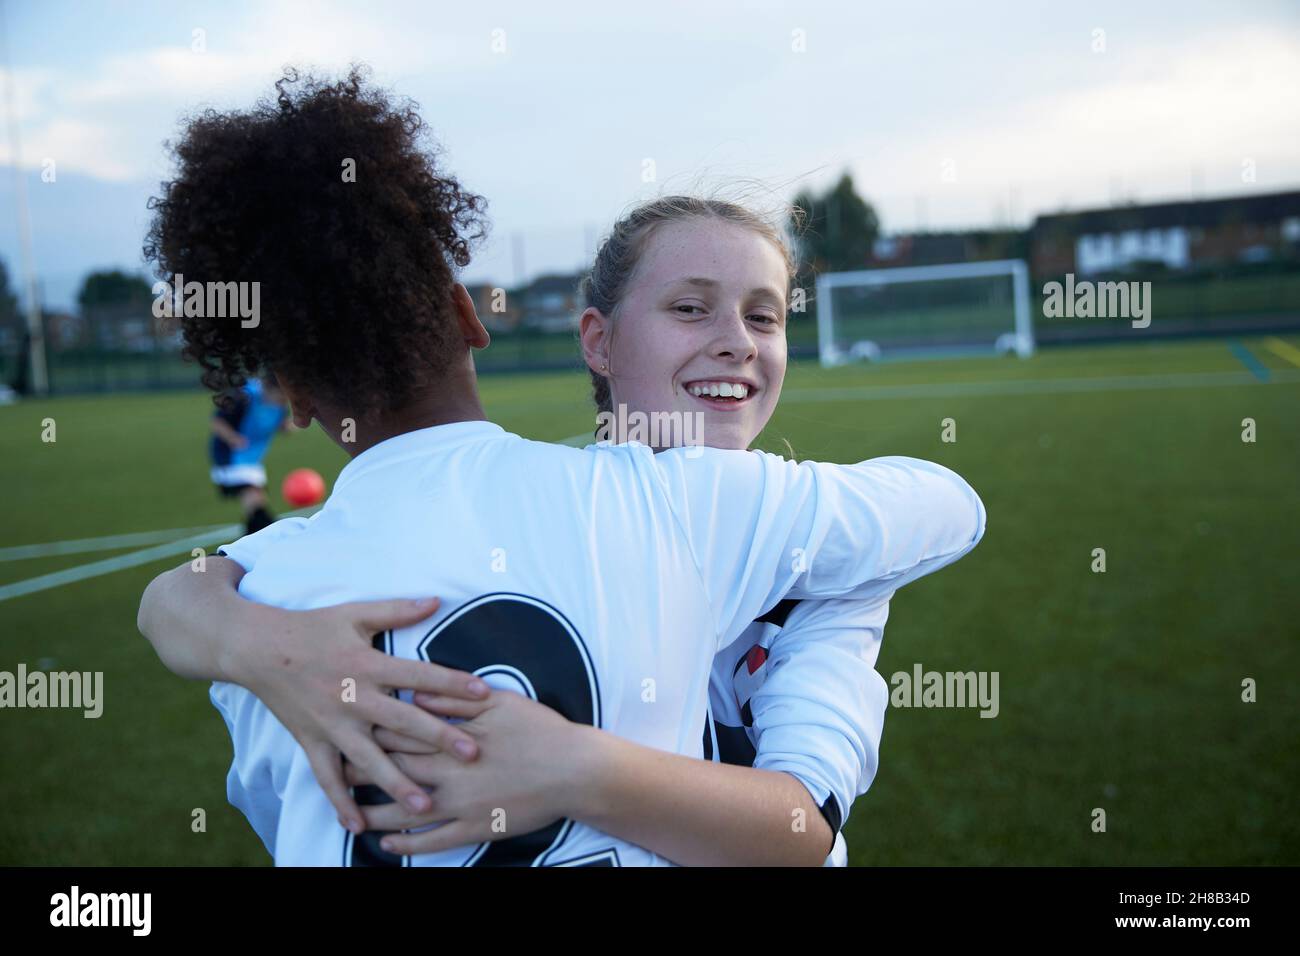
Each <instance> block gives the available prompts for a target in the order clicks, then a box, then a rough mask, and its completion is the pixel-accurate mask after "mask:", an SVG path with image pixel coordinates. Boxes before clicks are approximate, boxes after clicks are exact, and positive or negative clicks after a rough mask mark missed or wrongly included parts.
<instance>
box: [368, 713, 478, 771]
mask: <svg viewBox="0 0 1300 956" xmlns="http://www.w3.org/2000/svg"><path fill="white" fill-rule="evenodd" d="M370 711H371V713H372V714H373V720H374V722H375V724H376V725H378V726H380V727H387V728H388V729H389V730H396V731H397V732H398V733H401V734H405V735H406V736H408V737H415V738H417V739H419V740H423V741H425V742H426V743H430V744H433V745H434V746H435V747H437V748H438V749H439V750H445V751H446V752H447V753H449V754H452V755H454V756H456V757H458V758H459V759H461V760H463V761H465V762H466V763H469V762H471V761H472V760H474V759H475V758H476V757H477V756H478V744H477V743H475V742H474V738H473V737H471V736H470V735H469V734H467V733H465V731H463V730H460V729H458V728H456V727H453V726H452V725H451V724H448V723H446V722H444V721H442V720H439V719H438V718H437V717H434V716H433V715H432V714H427V713H425V712H424V711H423V710H421V709H420V708H419V707H413V706H412V705H410V704H406V703H403V702H402V701H400V700H396V699H394V698H392V697H383V698H380V699H379V700H376V701H375V702H374V704H373V706H372V707H371V708H370Z"/></svg>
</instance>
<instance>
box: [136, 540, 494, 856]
mask: <svg viewBox="0 0 1300 956" xmlns="http://www.w3.org/2000/svg"><path fill="white" fill-rule="evenodd" d="M280 524H285V522H276V524H273V525H271V526H270V527H269V528H267V529H266V531H263V532H259V533H258V534H257V535H251V536H249V538H245V539H243V541H244V542H248V541H251V540H252V539H256V538H259V537H260V536H262V535H265V534H266V533H267V532H270V531H272V529H276V532H275V533H276V534H279V533H283V532H284V530H285V529H277V528H276V526H277V525H280ZM241 544H243V542H241ZM238 553H239V554H240V555H241V557H242V558H243V559H244V560H250V551H249V550H247V549H245V550H243V551H240V552H238ZM244 570H245V568H244V566H242V565H241V564H239V563H237V562H236V561H233V560H230V559H229V558H224V557H211V558H208V559H207V561H206V568H205V570H204V571H203V572H202V573H199V572H197V571H195V570H194V569H192V568H191V566H190V564H188V563H186V564H182V565H180V566H179V567H177V568H173V569H172V570H171V571H167V572H165V573H163V574H160V575H159V576H158V577H156V578H154V580H153V581H152V582H150V584H149V586H148V588H146V589H145V592H144V595H143V597H142V598H141V601H140V611H139V615H138V618H137V624H138V626H139V628H140V632H141V633H142V634H144V635H145V637H146V638H148V640H149V642H150V643H151V644H152V645H153V647H154V649H155V650H156V651H157V653H158V656H159V658H160V659H161V660H162V662H163V664H164V666H166V667H167V668H168V669H169V670H171V671H172V672H173V673H175V674H177V675H179V676H181V677H187V678H190V679H199V680H212V681H218V682H226V683H232V684H238V685H240V686H242V687H245V688H247V689H248V690H249V691H251V692H252V693H253V694H255V695H256V696H257V697H258V698H260V699H261V700H262V701H263V703H265V704H266V705H267V707H268V708H270V710H271V712H272V713H273V714H274V715H275V716H276V718H277V719H278V720H279V721H280V723H282V724H283V725H284V726H285V728H286V729H288V730H289V732H290V733H292V734H293V736H294V739H296V740H297V741H298V743H299V745H300V746H302V748H303V750H304V751H305V752H306V754H307V756H308V759H309V760H310V761H311V766H312V771H313V773H315V775H316V779H317V781H318V782H319V783H320V784H321V787H322V788H323V789H324V790H325V792H326V794H327V795H328V796H329V798H330V802H331V803H332V804H333V805H334V807H335V809H336V810H337V811H338V813H339V818H340V822H342V823H343V825H344V826H346V827H348V828H349V829H351V830H353V831H354V832H360V830H361V828H362V821H361V812H360V810H359V809H358V807H357V805H356V802H355V801H354V800H353V798H352V795H351V793H350V792H349V790H348V787H347V785H346V783H345V782H344V780H343V768H342V758H343V757H346V758H347V760H348V762H349V763H350V764H354V765H356V766H359V767H363V768H365V769H366V771H367V773H368V774H369V775H370V776H371V778H372V779H373V780H374V782H375V783H376V784H377V785H378V786H380V787H381V788H382V789H383V790H384V791H385V792H386V793H388V794H389V795H390V796H391V797H393V798H394V799H396V800H402V801H404V802H406V803H407V805H408V806H411V807H413V808H418V809H423V808H425V807H427V806H428V796H427V795H426V794H425V793H424V791H423V790H422V789H421V788H420V787H419V786H417V785H416V784H415V783H414V782H413V781H411V780H410V779H409V778H408V777H407V776H406V775H405V774H403V773H402V772H401V771H400V770H399V769H398V767H397V765H396V764H395V763H394V762H393V761H392V760H391V759H390V758H389V757H388V756H387V755H386V754H384V752H383V750H382V749H381V748H380V747H379V745H378V744H376V743H375V741H374V738H373V735H372V730H373V728H374V727H384V728H388V729H391V730H393V731H397V732H400V733H403V734H406V735H408V736H409V737H411V738H413V739H418V740H421V741H422V742H424V743H426V744H430V745H433V746H437V747H440V748H443V749H454V748H456V747H457V745H461V746H466V745H467V746H468V748H469V749H468V750H467V751H464V752H463V753H462V752H461V751H460V750H455V752H456V753H458V754H459V755H460V758H461V759H473V758H474V757H475V756H476V755H477V749H476V747H477V745H476V744H475V742H474V740H473V738H471V737H469V736H468V735H466V734H465V733H464V731H461V730H458V729H457V728H455V727H453V726H452V725H450V724H448V723H446V722H445V721H443V720H439V719H438V718H436V717H434V716H433V715H431V714H430V713H428V712H426V711H424V710H422V709H421V708H419V707H415V706H413V705H411V704H406V703H403V702H401V701H399V700H396V699H395V698H393V697H392V696H390V695H389V691H390V690H391V689H392V688H414V689H417V690H420V691H423V692H425V693H428V694H432V695H434V697H433V699H435V700H437V701H438V702H439V704H440V706H441V707H442V708H443V709H444V711H446V712H447V713H451V714H454V715H456V716H461V717H472V716H474V714H476V713H478V712H479V708H480V707H481V706H482V701H483V700H484V699H485V698H486V696H487V688H486V686H485V685H483V684H482V682H481V681H475V680H474V678H473V676H472V675H470V674H466V673H464V672H462V671H454V670H450V669H448V668H444V667H440V666H438V665H436V664H429V663H424V662H421V661H407V660H402V659H399V658H395V657H390V656H389V655H387V654H385V653H383V652H382V651H379V650H376V649H375V648H374V647H373V646H372V644H371V638H372V636H373V634H374V633H375V632H377V631H383V630H386V629H389V628H396V627H402V626H405V625H409V624H414V623H416V622H418V621H421V620H424V619H425V618H427V617H429V615H431V614H432V613H434V611H435V610H436V609H437V602H436V601H432V600H429V601H424V602H420V601H406V600H395V601H369V602H358V603H353V604H342V605H337V606H335V607H329V608H321V609H319V610H312V611H286V610H282V609H280V608H274V607H269V606H267V605H262V604H258V603H256V602H253V601H249V600H246V599H244V598H243V597H240V595H239V592H238V590H237V588H238V586H239V582H240V580H241V579H242V578H243V575H244ZM346 679H351V680H353V681H355V682H356V694H355V699H354V700H345V699H344V695H343V694H342V693H341V691H340V688H341V687H343V686H344V684H343V681H344V680H346Z"/></svg>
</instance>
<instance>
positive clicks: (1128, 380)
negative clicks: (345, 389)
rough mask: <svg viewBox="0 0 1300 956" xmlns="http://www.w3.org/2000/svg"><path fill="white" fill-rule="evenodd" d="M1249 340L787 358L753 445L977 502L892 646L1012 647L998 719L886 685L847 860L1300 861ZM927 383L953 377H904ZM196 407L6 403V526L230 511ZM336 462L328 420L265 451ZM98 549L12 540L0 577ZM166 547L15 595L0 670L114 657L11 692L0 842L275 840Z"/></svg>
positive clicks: (511, 412) (529, 387)
mask: <svg viewBox="0 0 1300 956" xmlns="http://www.w3.org/2000/svg"><path fill="white" fill-rule="evenodd" d="M1288 341H1289V342H1290V343H1291V344H1292V345H1293V346H1297V347H1300V339H1297V338H1295V337H1291V338H1289V339H1288ZM1264 342H1265V340H1247V341H1246V342H1245V344H1246V345H1247V346H1248V347H1249V348H1250V349H1251V351H1252V353H1253V354H1254V355H1255V356H1256V358H1257V359H1258V360H1259V362H1260V363H1261V364H1262V365H1263V366H1264V367H1266V368H1267V369H1269V370H1270V373H1271V381H1270V382H1269V383H1267V384H1265V383H1259V382H1257V381H1255V380H1254V379H1253V378H1252V377H1251V376H1250V375H1249V374H1248V373H1247V372H1246V369H1245V368H1244V366H1243V365H1242V364H1241V362H1240V361H1239V360H1238V358H1236V357H1235V356H1234V355H1233V353H1232V352H1231V351H1230V350H1229V347H1228V345H1227V344H1226V343H1225V342H1222V341H1214V342H1197V343H1190V344H1174V345H1170V344H1165V345H1159V344H1154V345H1149V346H1145V347H1133V346H1113V347H1106V348H1092V349H1069V350H1058V351H1052V352H1045V353H1042V354H1040V355H1038V356H1036V357H1035V358H1033V359H1031V360H1028V361H1019V360H1015V359H979V360H961V361H957V360H953V361H947V362H914V363H905V364H904V363H898V364H886V365H882V366H876V367H864V366H850V367H845V368H839V369H835V370H832V371H822V370H820V369H818V368H816V367H815V366H807V365H802V366H797V367H793V368H792V369H791V371H790V374H789V377H788V379H787V384H786V397H785V401H784V402H783V405H782V407H781V409H780V410H779V411H778V413H777V415H776V417H775V418H774V420H773V422H772V424H771V426H770V427H769V429H768V430H767V432H766V433H765V434H764V436H763V438H762V441H761V444H762V445H763V447H766V448H769V449H772V450H780V449H783V448H784V442H785V441H787V440H788V441H789V442H790V444H791V446H792V447H793V449H794V451H795V453H796V454H797V455H798V456H800V457H810V458H824V459H827V460H837V461H849V460H857V459H860V458H866V457H873V456H877V455H886V454H901V455H914V456H918V457H922V458H930V459H933V460H936V461H940V462H942V463H944V464H946V465H949V466H950V467H953V468H955V469H956V470H957V471H959V472H960V473H961V474H962V475H964V476H965V477H966V478H967V479H968V480H969V481H970V482H971V484H972V485H973V486H974V487H975V488H976V490H977V491H979V493H980V495H981V496H982V498H983V500H984V502H985V505H986V507H987V509H988V514H989V520H988V531H987V534H986V536H985V538H984V540H983V542H982V543H981V544H980V545H979V547H978V548H977V549H976V550H975V551H974V552H973V553H972V554H970V555H969V556H968V557H966V558H965V559H963V560H962V561H961V562H960V563H958V564H957V565H956V566H954V567H952V568H949V569H946V570H944V571H942V572H940V573H939V574H936V575H934V576H933V577H931V578H927V579H925V580H923V581H921V582H918V583H917V584H915V585H912V586H909V587H907V588H906V589H904V590H903V591H902V592H900V593H899V595H898V597H897V598H896V600H895V602H894V604H893V607H892V611H891V616H890V621H889V626H888V627H887V629H886V640H885V644H884V652H883V654H882V657H881V661H880V670H881V672H882V673H883V674H885V676H886V678H888V677H889V676H890V675H891V674H893V673H894V672H896V671H910V670H911V668H912V665H913V664H914V663H916V662H920V663H921V664H923V665H924V667H925V668H926V669H927V670H939V671H949V670H960V671H968V670H976V671H996V672H998V674H999V680H1000V714H999V716H998V717H997V718H996V719H992V720H987V719H981V718H980V717H979V716H978V714H977V713H976V711H974V710H911V709H891V711H890V713H889V715H888V717H887V720H886V724H885V735H884V743H883V747H882V754H881V768H880V772H879V775H878V777H877V779H876V782H875V783H874V785H873V786H872V788H871V789H870V791H869V792H868V793H867V794H866V795H865V796H864V797H862V798H861V799H860V800H859V801H858V802H857V804H856V805H855V807H854V809H853V814H852V817H851V819H850V821H849V824H848V827H847V830H846V834H847V837H848V842H849V846H850V852H851V858H852V861H853V862H854V863H855V864H864V865H874V864H983V863H995V864H1241V863H1288V864H1296V863H1300V826H1298V825H1297V823H1296V818H1295V816H1294V813H1293V803H1292V800H1293V791H1294V786H1295V783H1296V781H1297V773H1296V745H1295V738H1296V730H1295V728H1296V724H1297V716H1300V706H1298V705H1300V690H1298V689H1297V680H1296V678H1297V674H1298V673H1300V666H1298V665H1300V652H1298V651H1300V649H1298V648H1297V637H1298V636H1300V625H1297V621H1300V595H1298V594H1297V589H1296V586H1295V584H1296V580H1297V576H1298V575H1297V571H1300V559H1297V555H1296V529H1297V528H1298V527H1300V481H1298V480H1297V476H1298V474H1300V416H1298V415H1297V407H1298V406H1297V399H1300V381H1298V380H1300V369H1297V368H1295V367H1294V366H1292V365H1291V364H1289V363H1288V362H1287V361H1285V360H1284V359H1283V358H1281V357H1279V356H1277V355H1275V354H1273V353H1272V352H1270V351H1269V350H1268V349H1267V348H1266V347H1265V344H1264ZM1180 376H1201V377H1200V378H1198V379H1194V380H1188V379H1186V378H1180ZM1234 376H1235V377H1234ZM1085 379H1086V380H1092V381H1093V383H1094V384H1096V385H1100V386H1104V387H1098V388H1093V389H1090V388H1088V387H1087V385H1086V383H1085V384H1080V382H1079V380H1085ZM1224 382H1228V383H1229V384H1223V383H1224ZM1141 383H1146V384H1150V385H1156V384H1159V385H1162V386H1163V387H1159V388H1141V387H1139V385H1140V384H1141ZM1198 383H1199V384H1198ZM930 385H934V386H936V387H937V388H938V389H940V390H942V389H949V390H950V391H949V392H946V393H945V392H942V391H940V393H939V394H926V392H927V389H926V388H923V387H916V388H911V389H910V390H909V388H908V387H909V386H930ZM587 391H588V389H587V384H586V380H585V378H584V377H583V376H581V375H577V374H562V375H528V376H518V377H511V378H502V377H495V378H488V379H485V381H484V396H485V401H486V404H487V407H488V409H489V413H490V414H491V415H492V416H493V417H494V418H496V419H497V420H498V421H500V422H501V423H502V424H504V425H505V426H507V427H508V428H511V429H514V430H516V431H519V432H520V433H522V434H525V435H529V436H531V437H537V438H544V439H561V438H565V437H567V436H570V435H574V434H576V433H579V432H582V431H583V430H585V429H587V428H590V427H591V414H590V412H589V411H588V407H587V404H586V397H587ZM209 408H210V406H209V405H208V403H207V399H206V398H205V397H204V396H202V395H199V394H194V393H184V394H171V395H151V396H114V397H104V398H94V399H88V400H87V399H54V400H50V401H47V402H30V403H25V404H21V405H17V406H12V407H7V408H0V487H3V488H4V489H5V492H6V503H5V511H4V523H3V532H2V535H0V548H2V547H6V546H11V545H19V544H31V543H36V542H45V541H55V540H62V539H69V538H84V537H92V536H96V535H109V534H119V533H126V532H132V531H141V530H151V529H159V528H173V527H190V526H197V525H203V524H208V523H212V524H217V523H221V522H223V521H227V520H230V519H231V518H232V517H233V515H232V507H231V505H230V504H229V503H228V502H222V501H220V500H218V499H217V498H216V497H215V496H214V494H213V493H212V490H211V488H210V486H209V485H208V483H207V479H206V467H207V466H206V463H205V458H204V441H205V429H206V419H207V415H208V414H209ZM47 417H50V418H53V419H54V420H55V422H56V427H57V439H58V440H57V441H56V442H54V443H52V444H46V443H42V442H41V428H42V426H41V422H42V419H44V418H47ZM1246 417H1250V418H1254V419H1255V420H1256V422H1257V423H1258V441H1257V442H1256V443H1254V444H1245V443H1243V442H1242V441H1241V438H1240V433H1241V420H1242V419H1243V418H1246ZM946 418H951V419H953V420H954V421H955V423H956V434H957V441H956V442H955V443H945V442H943V441H941V427H942V426H941V422H942V420H943V419H946ZM342 464H343V456H342V454H341V453H340V452H339V451H338V450H337V449H335V448H334V447H333V446H332V445H330V444H329V443H328V442H327V441H326V440H325V439H324V438H323V437H322V436H321V435H320V434H318V433H316V432H309V433H301V434H297V435H292V436H289V437H287V438H285V439H284V440H281V441H279V442H277V444H276V445H275V446H274V447H273V449H272V451H271V454H270V457H269V461H268V465H269V468H270V470H271V472H272V474H273V475H282V474H283V473H284V472H285V471H286V470H287V469H289V468H291V467H296V466H300V465H306V466H311V467H315V468H317V469H319V470H320V471H321V472H322V473H324V474H325V475H326V477H327V478H332V477H333V475H335V474H337V472H338V470H339V468H340V467H341V466H342ZM1098 547H1100V548H1105V549H1106V555H1107V571H1106V573H1104V574H1094V573H1092V571H1091V570H1090V563H1091V560H1092V558H1091V552H1092V550H1093V549H1094V548H1098ZM125 550H127V551H129V550H133V549H125ZM112 553H113V552H108V553H104V554H90V555H68V556H64V557H60V558H42V559H37V560H30V561H15V562H0V586H3V585H4V584H6V583H11V582H13V581H17V580H22V579H26V578H29V577H34V576H36V575H39V574H45V573H48V572H50V571H53V570H58V569H60V568H68V567H75V566H78V565H80V564H84V563H87V562H89V561H92V560H98V559H100V558H103V557H107V556H109V555H110V554H112ZM179 560H180V558H179V556H178V557H177V558H175V559H171V560H166V561H159V562H156V563H154V564H150V565H147V566H144V567H139V568H134V569H130V570H125V571H120V572H117V573H114V574H110V575H107V576H103V577H98V578H94V579H92V580H88V581H83V582H80V583H76V584H71V585H66V586H63V587H59V588H57V589H54V590H49V591H44V592H41V593H38V594H32V595H28V596H25V597H19V598H15V599H13V600H8V601H0V642H3V643H2V645H0V646H2V650H0V670H10V671H12V670H14V669H15V668H16V666H17V664H18V663H19V662H25V663H26V664H27V665H28V666H29V667H35V666H36V665H37V662H38V661H40V660H42V659H47V660H46V665H47V666H50V667H53V668H54V669H56V670H72V669H76V670H89V671H103V672H104V673H105V697H106V702H105V710H104V715H103V717H101V718H100V719H98V720H86V719H83V718H82V717H81V716H80V714H79V713H72V712H67V711H54V710H42V711H33V710H5V711H0V721H2V722H3V724H2V726H3V735H2V736H0V767H2V768H3V773H0V801H2V802H3V804H4V806H5V808H6V809H5V812H4V814H3V817H2V818H0V821H2V822H0V864H15V863H18V864H21V863H39V864H61V865H68V864H115V863H116V864H164V865H167V864H222V863H238V864H264V863H266V862H268V860H267V857H266V854H265V853H264V852H263V850H262V848H261V845H260V843H259V842H258V841H257V839H256V837H255V836H253V834H252V832H251V830H250V829H249V828H248V826H247V824H246V823H245V822H244V820H243V818H242V816H240V815H239V814H238V813H237V812H236V811H234V810H233V809H231V808H230V807H229V806H228V805H227V804H226V801H225V794H224V777H225V771H226V767H227V765H228V761H229V742H228V739H227V736H226V733H225V729H224V727H223V725H222V722H221V719H220V717H219V716H218V715H217V713H216V712H215V710H213V709H212V708H211V707H210V706H209V705H208V703H207V698H206V687H205V686H204V685H200V684H197V683H189V682H185V681H182V680H179V679H177V678H174V677H172V676H171V675H169V674H168V673H167V672H166V671H165V670H164V669H163V668H162V667H161V665H160V664H159V663H158V662H157V660H156V658H155V657H154V654H153V652H152V650H151V649H150V648H149V646H148V645H147V643H146V642H145V641H144V639H143V638H141V637H140V636H139V635H138V634H137V633H136V630H135V623H134V622H135V610H136V606H137V602H138V598H139V594H140V592H141V591H142V589H143V588H144V585H145V584H146V583H147V582H148V580H149V578H150V577H151V576H152V575H154V574H156V573H157V572H158V571H160V570H162V569H163V568H165V567H167V566H169V565H171V564H174V563H176V562H177V561H179ZM1245 678H1253V679H1254V680H1255V681H1257V682H1258V702H1257V703H1243V702H1242V701H1241V699H1240V698H1241V682H1242V680H1243V679H1245ZM196 808H202V809H204V810H205V811H206V813H207V831H206V833H193V832H192V830H191V819H192V816H191V815H192V811H193V810H194V809H196ZM1094 808H1102V809H1104V810H1105V811H1106V814H1107V832H1105V833H1094V832H1092V830H1091V828H1090V823H1091V821H1092V813H1093V810H1094Z"/></svg>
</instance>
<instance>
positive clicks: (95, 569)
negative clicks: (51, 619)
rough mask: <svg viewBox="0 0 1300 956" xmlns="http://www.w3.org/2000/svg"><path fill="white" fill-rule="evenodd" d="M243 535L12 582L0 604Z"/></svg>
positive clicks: (223, 532)
mask: <svg viewBox="0 0 1300 956" xmlns="http://www.w3.org/2000/svg"><path fill="white" fill-rule="evenodd" d="M313 510H314V509H313V508H299V509H298V510H297V511H290V512H286V513H285V514H284V515H283V516H282V517H286V518H291V517H296V516H297V515H301V514H306V513H308V512H310V511H313ZM243 532H244V526H243V525H242V524H227V525H217V526H215V527H213V528H209V529H208V530H207V531H204V532H201V533H199V534H193V535H189V536H188V537H184V538H181V539H179V540H173V541H169V542H166V543H165V544H159V545H155V546H154V547H152V548H145V549H143V550H141V551H132V552H131V553H129V554H119V555H117V556H116V557H113V558H105V559H103V560H102V561H92V562H91V563H90V564H81V565H78V566H77V567H75V568H66V569H64V570H62V571H55V572H53V573H51V574H42V575H41V576H40V577H35V578H28V579H26V580H25V581H15V582H14V583H13V584H4V585H0V601H8V600H9V599H10V598H16V597H22V596H23V595H25V594H34V593H36V592H37V591H47V590H49V589H50V588H57V587H61V586H63V585H64V584H75V583H76V582H78V581H85V580H87V579H89V578H97V577H100V576H101V575H105V574H112V573H113V572H114V571H121V570H124V569H125V568H134V567H138V566H139V565H141V564H149V563H150V562H153V561H157V560H159V559H161V558H167V557H172V556H173V555H177V554H180V553H182V552H184V553H187V554H188V553H189V552H190V551H191V550H192V549H194V548H200V547H203V546H204V545H205V544H212V543H214V542H216V543H218V544H224V543H225V542H227V541H234V540H236V539H238V538H240V537H242V536H243Z"/></svg>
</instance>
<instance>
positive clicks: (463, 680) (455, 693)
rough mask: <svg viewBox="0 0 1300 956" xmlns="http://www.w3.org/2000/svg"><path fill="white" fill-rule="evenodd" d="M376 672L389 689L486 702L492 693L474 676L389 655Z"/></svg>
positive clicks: (377, 667)
mask: <svg viewBox="0 0 1300 956" xmlns="http://www.w3.org/2000/svg"><path fill="white" fill-rule="evenodd" d="M376 672H377V676H378V678H379V680H380V681H382V682H383V683H384V684H386V685H388V686H389V687H398V688H401V689H403V690H413V691H416V692H421V691H422V692H424V693H428V694H436V695H438V696H442V697H455V698H459V699H461V700H484V699H486V697H487V696H488V693H489V691H490V690H491V688H489V687H488V685H487V684H485V683H483V681H481V680H479V678H477V677H475V676H474V675H473V674H467V673H465V672H464V671H457V670H452V669H451V668H449V667H443V666H442V665H440V664H430V663H428V662H427V661H410V660H406V659H404V658H401V657H391V656H389V655H387V654H385V655H384V660H383V661H382V662H376Z"/></svg>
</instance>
